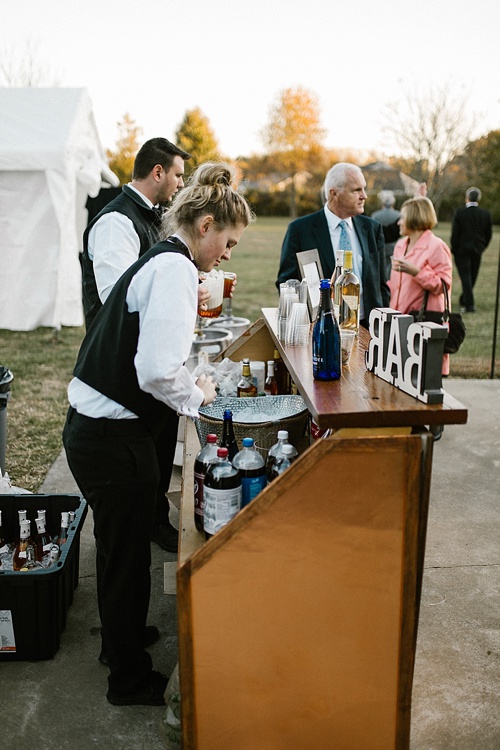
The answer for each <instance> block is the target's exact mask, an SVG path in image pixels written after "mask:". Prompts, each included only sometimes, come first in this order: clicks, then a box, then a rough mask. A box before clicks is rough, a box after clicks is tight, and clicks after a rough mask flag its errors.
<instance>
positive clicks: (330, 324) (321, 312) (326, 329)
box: [312, 276, 342, 380]
mask: <svg viewBox="0 0 500 750" xmlns="http://www.w3.org/2000/svg"><path fill="white" fill-rule="evenodd" d="M340 278H342V276H341V277H340ZM339 281H340V279H339ZM337 283H338V282H337ZM320 293H321V298H320V304H319V309H318V317H317V318H316V322H315V324H314V328H313V334H312V354H313V377H314V378H315V379H316V380H339V378H340V376H341V374H342V348H341V345H340V330H339V325H338V323H337V319H336V318H335V315H334V314H333V310H332V298H331V289H330V281H329V280H328V279H322V280H321V282H320Z"/></svg>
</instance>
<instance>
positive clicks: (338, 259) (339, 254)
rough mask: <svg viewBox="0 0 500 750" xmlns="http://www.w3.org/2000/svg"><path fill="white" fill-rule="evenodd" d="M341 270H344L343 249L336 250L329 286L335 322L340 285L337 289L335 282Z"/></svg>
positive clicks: (337, 316)
mask: <svg viewBox="0 0 500 750" xmlns="http://www.w3.org/2000/svg"><path fill="white" fill-rule="evenodd" d="M343 271H344V251H343V250H336V252H335V269H334V271H333V276H332V279H331V282H330V286H331V295H332V303H333V312H334V313H335V317H336V318H337V322H338V319H339V307H340V301H339V299H340V287H339V288H338V290H337V287H336V284H337V280H338V279H339V278H340V277H341V276H342V273H343Z"/></svg>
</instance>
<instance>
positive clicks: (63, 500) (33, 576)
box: [0, 494, 87, 661]
mask: <svg viewBox="0 0 500 750" xmlns="http://www.w3.org/2000/svg"><path fill="white" fill-rule="evenodd" d="M23 509H25V510H26V511H27V518H28V519H29V520H30V521H33V522H34V519H35V518H36V516H37V511H38V510H40V509H45V511H46V520H47V532H48V533H49V534H50V535H51V536H55V535H56V534H57V533H58V532H59V529H60V525H61V513H62V511H70V510H72V511H75V520H74V521H73V523H72V524H71V525H70V527H69V529H68V541H67V542H66V543H65V544H64V545H63V547H62V549H61V556H60V558H59V560H58V561H57V563H56V564H55V565H53V566H51V567H50V568H46V569H42V568H38V569H36V570H33V571H28V572H19V571H6V570H2V569H1V568H0V617H2V619H3V620H4V621H7V623H9V622H12V627H13V631H14V639H15V651H13V650H8V651H7V650H5V648H4V646H5V644H4V643H1V642H0V660H1V661H13V660H16V659H18V660H29V661H32V660H39V659H52V658H53V657H54V655H55V654H56V652H57V650H58V649H59V645H60V642H61V633H62V631H63V630H64V628H65V626H66V614H67V612H68V609H69V607H70V605H71V603H72V601H73V592H74V590H75V589H76V587H77V586H78V572H79V566H80V531H81V529H82V526H83V522H84V521H85V517H86V515H87V503H86V501H85V500H84V499H83V498H82V497H81V495H77V494H75V495H28V494H26V495H24V494H22V495H19V494H18V495H0V510H1V511H2V525H3V528H4V535H5V538H6V539H8V540H12V539H15V538H16V537H17V536H18V535H19V523H18V518H19V517H18V513H17V511H18V510H23ZM32 528H33V529H35V524H34V523H32Z"/></svg>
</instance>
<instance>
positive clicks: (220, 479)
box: [203, 448, 241, 539]
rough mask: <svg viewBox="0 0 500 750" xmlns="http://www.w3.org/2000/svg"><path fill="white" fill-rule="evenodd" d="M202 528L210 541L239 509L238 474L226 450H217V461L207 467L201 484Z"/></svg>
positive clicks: (239, 484)
mask: <svg viewBox="0 0 500 750" xmlns="http://www.w3.org/2000/svg"><path fill="white" fill-rule="evenodd" d="M203 497H204V500H205V509H204V513H203V527H204V529H205V538H206V539H210V537H212V536H213V535H214V534H215V533H216V532H217V531H219V530H220V529H222V527H223V526H225V525H226V524H227V523H229V521H230V520H231V519H232V518H233V517H234V516H235V515H236V514H237V512H238V511H239V510H240V508H241V478H240V472H239V471H238V469H236V468H235V467H234V466H233V465H232V463H231V462H230V461H229V458H228V454H227V448H218V449H217V460H216V461H213V462H212V463H210V464H209V465H208V468H207V473H206V474H205V480H204V482H203Z"/></svg>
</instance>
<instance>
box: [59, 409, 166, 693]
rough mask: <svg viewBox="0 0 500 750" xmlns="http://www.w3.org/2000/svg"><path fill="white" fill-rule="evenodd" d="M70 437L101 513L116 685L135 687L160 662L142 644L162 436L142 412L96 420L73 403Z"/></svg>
mask: <svg viewBox="0 0 500 750" xmlns="http://www.w3.org/2000/svg"><path fill="white" fill-rule="evenodd" d="M63 442H64V447H65V449H66V455H67V458H68V465H69V467H70V469H71V472H72V474H73V476H74V477H75V480H76V482H77V484H78V487H79V488H80V491H81V492H82V494H83V496H84V497H85V499H86V500H87V502H88V504H89V506H90V507H91V508H92V511H93V515H94V536H95V539H96V546H97V557H96V571H97V598H98V606H99V614H100V617H101V625H102V638H103V646H104V647H105V648H106V650H107V652H108V654H109V664H110V675H109V686H110V688H113V689H116V690H120V691H126V690H133V689H134V688H136V687H137V686H138V684H139V683H140V682H141V680H142V679H144V677H146V676H147V675H148V674H149V673H150V671H151V669H152V661H151V657H150V655H149V654H148V653H147V651H145V650H144V649H143V647H142V645H141V644H142V640H143V637H144V628H145V626H146V618H147V614H148V608H149V598H150V589H151V579H150V566H151V542H150V536H151V527H152V524H153V518H154V513H155V504H156V499H157V493H158V484H159V480H160V469H159V466H158V457H157V449H156V441H155V438H154V437H153V435H152V434H151V432H150V431H149V430H148V428H147V427H146V426H145V425H144V424H143V423H142V422H141V421H140V420H139V419H122V420H118V419H117V420H113V419H90V418H89V417H84V416H82V415H80V414H78V413H77V412H76V411H75V410H74V409H73V408H71V407H70V409H69V411H68V416H67V419H66V424H65V427H64V431H63Z"/></svg>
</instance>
